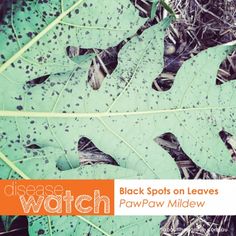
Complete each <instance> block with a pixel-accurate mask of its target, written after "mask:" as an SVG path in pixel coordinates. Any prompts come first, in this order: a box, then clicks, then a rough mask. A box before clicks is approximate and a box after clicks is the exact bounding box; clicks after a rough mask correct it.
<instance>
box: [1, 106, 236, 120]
mask: <svg viewBox="0 0 236 236" xmlns="http://www.w3.org/2000/svg"><path fill="white" fill-rule="evenodd" d="M226 109H236V106H229V107H219V106H215V107H190V108H173V109H161V110H149V111H133V112H132V111H131V112H84V113H83V112H81V113H80V112H66V113H63V112H31V111H10V110H5V111H0V117H35V118H102V117H115V116H141V115H154V114H158V113H177V112H188V111H189V112H195V111H208V110H209V111H213V110H226Z"/></svg>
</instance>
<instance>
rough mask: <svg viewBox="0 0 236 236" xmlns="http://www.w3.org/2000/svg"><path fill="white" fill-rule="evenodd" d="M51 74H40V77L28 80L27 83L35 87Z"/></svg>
mask: <svg viewBox="0 0 236 236" xmlns="http://www.w3.org/2000/svg"><path fill="white" fill-rule="evenodd" d="M49 76H50V75H44V76H40V77H38V78H35V79H32V80H29V81H27V82H26V84H27V85H29V86H30V87H33V86H35V85H37V84H42V83H44V82H45V81H46V80H47V79H48V77H49Z"/></svg>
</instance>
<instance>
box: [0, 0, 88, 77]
mask: <svg viewBox="0 0 236 236" xmlns="http://www.w3.org/2000/svg"><path fill="white" fill-rule="evenodd" d="M83 1H84V0H79V1H77V2H76V3H74V4H73V5H72V6H71V7H70V8H68V9H67V10H66V11H64V12H62V13H61V14H60V15H59V16H58V17H57V18H56V19H55V20H54V21H52V22H51V23H50V24H49V25H48V26H47V27H46V28H44V29H43V30H42V31H41V32H40V33H38V34H37V35H36V36H35V37H34V38H33V39H32V40H30V41H29V42H28V43H26V44H25V45H24V46H23V47H22V48H21V49H20V50H19V51H18V52H17V53H16V54H14V55H13V56H12V57H10V58H9V59H8V60H7V61H6V62H5V63H3V64H2V65H1V66H0V73H2V72H3V71H5V70H6V69H7V68H8V67H9V66H10V65H11V64H12V63H13V62H15V61H16V60H17V59H18V58H19V57H20V56H21V55H22V54H23V53H24V52H25V51H27V50H28V49H29V48H30V47H31V46H32V45H33V44H35V43H36V42H37V41H39V40H40V39H41V38H42V37H43V36H44V35H45V34H47V33H48V32H49V31H50V30H51V29H52V28H53V27H55V26H56V25H57V24H59V23H60V21H61V20H62V19H63V18H64V17H65V16H67V15H68V14H69V13H70V12H71V11H73V10H74V9H75V8H76V7H78V6H79V5H80V4H81V3H82V2H83Z"/></svg>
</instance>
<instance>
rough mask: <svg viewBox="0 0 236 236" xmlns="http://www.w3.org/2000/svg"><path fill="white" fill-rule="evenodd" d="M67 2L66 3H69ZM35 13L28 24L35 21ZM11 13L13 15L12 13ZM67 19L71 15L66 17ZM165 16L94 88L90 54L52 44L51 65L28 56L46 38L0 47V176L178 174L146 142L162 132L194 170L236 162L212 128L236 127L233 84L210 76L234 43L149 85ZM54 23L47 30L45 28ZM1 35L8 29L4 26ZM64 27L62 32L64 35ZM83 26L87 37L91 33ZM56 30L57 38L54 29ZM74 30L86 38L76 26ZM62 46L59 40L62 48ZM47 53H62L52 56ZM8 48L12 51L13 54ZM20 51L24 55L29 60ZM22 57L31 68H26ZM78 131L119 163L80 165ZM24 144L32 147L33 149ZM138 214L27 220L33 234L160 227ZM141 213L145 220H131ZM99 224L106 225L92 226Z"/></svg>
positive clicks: (225, 170) (221, 168)
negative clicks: (75, 56) (74, 56)
mask: <svg viewBox="0 0 236 236" xmlns="http://www.w3.org/2000/svg"><path fill="white" fill-rule="evenodd" d="M87 2H89V1H86V3H87ZM105 2H107V1H105ZM124 2H126V3H127V1H124ZM54 3H55V2H54ZM69 3H70V1H68V2H67V3H66V4H69ZM78 3H79V2H77V3H76V7H77V4H78ZM114 4H115V3H114ZM55 5H56V6H57V4H54V5H52V6H51V5H49V4H45V5H44V7H46V8H47V7H48V6H51V7H52V9H53V6H55ZM62 5H63V7H64V4H62ZM72 6H74V5H70V7H72ZM109 6H110V4H109ZM38 7H39V6H38ZM68 7H69V6H65V9H70V8H68ZM97 7H99V6H97ZM98 9H100V8H98ZM48 10H49V9H48V8H47V11H46V12H48ZM13 12H14V13H15V12H18V11H13ZM49 12H50V11H49ZM53 12H54V11H53ZM95 12H96V11H94V13H95ZM62 14H65V13H62ZM87 14H90V11H89V13H88V12H87ZM129 14H130V13H129ZM21 15H22V13H21ZM35 15H36V16H35V17H36V19H34V20H35V24H36V22H38V21H39V19H37V14H35ZM104 15H105V14H104ZM112 16H113V14H112ZM15 17H16V19H20V16H18V15H17V16H15ZM15 17H14V19H15ZM24 17H25V15H24ZM51 18H53V19H51ZM55 19H56V21H55ZM48 20H49V21H50V20H51V22H57V21H58V17H56V18H55V16H54V17H53V16H50V15H49V18H48ZM67 20H70V17H69V15H68V19H67ZM81 20H82V19H81ZM33 22H34V21H33V20H32V21H31V24H32V23H33ZM168 23H169V20H168V19H167V20H165V21H163V22H161V23H159V24H158V25H155V26H153V27H151V28H149V29H147V30H145V31H144V32H143V34H142V35H140V36H136V37H133V38H132V39H131V40H130V41H129V42H128V43H127V44H126V45H125V46H124V47H123V48H122V50H121V51H120V53H119V63H118V66H117V68H116V69H115V70H114V72H113V73H112V74H111V75H110V76H108V77H107V78H106V79H105V81H104V83H103V84H102V87H101V88H100V89H99V90H98V91H93V90H92V88H91V87H90V86H89V84H88V83H87V82H86V81H87V73H88V69H89V66H90V63H91V62H90V61H89V60H86V59H89V58H82V60H79V62H80V64H79V65H78V64H77V63H74V62H72V60H70V59H67V57H65V54H63V53H62V52H61V51H60V50H61V49H60V47H59V51H57V50H53V53H52V52H50V53H49V55H50V57H49V58H51V55H52V56H53V57H54V60H55V62H56V63H57V66H55V65H52V63H54V61H53V60H52V61H50V60H51V59H50V60H49V61H45V62H44V63H43V65H41V66H38V65H35V64H34V63H32V61H33V60H34V59H35V56H36V55H38V54H39V53H42V55H47V54H45V53H46V51H45V50H47V49H48V48H49V49H50V47H51V46H50V43H49V44H48V46H47V47H42V45H41V43H39V44H37V43H36V42H35V43H36V44H32V43H30V44H32V45H30V47H28V46H27V47H28V48H27V51H24V50H22V48H21V49H20V51H18V49H16V47H15V46H14V42H13V43H12V45H11V46H9V45H8V47H7V48H6V51H5V50H4V54H3V55H5V57H6V55H8V56H7V57H6V58H7V59H8V60H7V62H6V63H5V64H3V65H2V66H1V67H0V68H1V69H0V71H1V74H0V106H1V111H0V116H1V119H0V137H1V139H0V147H1V148H0V149H1V153H0V159H1V163H0V178H3V179H15V178H25V179H29V178H31V179H47V178H52V179H69V178H71V179H73V178H74V179H79V178H86V179H88V178H95V179H96V178H98V179H99V178H129V177H130V178H134V177H138V178H179V177H180V175H179V171H178V168H177V166H176V164H175V162H174V160H173V159H172V158H171V157H170V156H169V154H168V153H167V152H166V151H164V150H163V149H162V148H161V147H160V146H158V145H157V144H156V143H155V142H154V139H155V138H156V137H157V136H160V135H161V134H163V133H166V132H171V133H173V134H174V135H175V136H176V137H177V138H178V140H179V141H180V144H181V147H182V148H183V149H184V151H185V152H186V153H187V154H188V155H189V156H190V158H191V159H192V160H193V161H194V162H195V163H196V164H198V165H199V166H201V167H202V168H204V169H206V170H209V171H212V172H217V173H220V174H225V175H235V173H236V165H235V163H233V162H232V160H231V157H230V154H229V153H228V151H227V148H226V147H225V146H224V143H223V142H222V141H221V139H220V137H219V132H220V131H221V130H222V129H224V130H226V131H228V132H229V133H232V134H235V133H236V132H235V131H236V130H235V125H234V120H235V109H236V107H235V106H234V105H233V96H234V91H235V85H236V84H235V82H228V83H226V84H223V85H221V86H217V85H216V83H215V80H216V74H217V70H218V68H219V65H220V63H221V62H222V61H223V60H224V58H225V57H226V56H227V54H228V53H230V52H231V50H232V49H233V47H231V46H225V45H224V46H218V47H215V48H211V49H208V50H206V51H204V52H202V53H200V54H199V55H197V56H195V57H193V58H192V59H190V60H188V61H187V62H185V63H184V65H183V66H182V68H181V69H180V70H179V72H178V74H177V76H176V79H175V82H174V85H173V87H172V88H171V90H169V91H167V92H156V91H154V90H152V88H151V86H152V82H153V80H154V79H155V78H156V76H157V75H158V74H159V73H161V71H162V70H163V41H164V33H165V28H166V27H167V25H168ZM18 25H19V24H18ZM26 25H27V24H26ZM49 25H50V23H49ZM126 25H127V22H126ZM19 26H20V25H19ZM3 27H6V26H3ZM63 27H65V26H64V24H63ZM46 28H47V29H48V26H47V27H46ZM59 28H60V27H59ZM72 28H73V27H72ZM72 28H70V27H69V28H68V30H69V29H72ZM49 29H50V27H49ZM53 29H54V28H53V27H52V28H51V29H50V30H52V31H48V32H53ZM63 29H64V28H63ZM21 30H22V31H21V32H26V31H24V30H25V29H21ZM55 30H57V28H55ZM4 32H6V35H8V33H9V32H8V33H7V31H6V30H5V31H4ZM41 32H43V31H41ZM67 32H68V31H65V35H69V33H67ZM82 32H83V31H82ZM91 32H92V33H91V35H93V32H94V31H93V30H91ZM129 33H130V31H129ZM54 34H55V35H57V34H58V35H60V31H56V32H54V33H53V34H52V35H54ZM108 34H109V35H110V34H111V32H110V33H108ZM2 35H3V34H1V37H3V36H2ZM48 35H51V34H50V33H47V34H45V35H44V37H42V38H40V39H38V42H41V40H47V37H48ZM78 35H79V34H78ZM81 35H82V36H83V37H84V35H83V33H81ZM85 35H86V34H85ZM88 35H90V33H89V34H88ZM119 35H120V33H119ZM123 36H124V35H123ZM123 36H122V37H123ZM36 37H37V36H36ZM50 37H51V36H50ZM83 37H82V39H81V40H82V41H83ZM97 37H98V38H99V40H100V39H101V38H102V37H101V35H97ZM116 37H118V36H117V35H114V38H116ZM3 38H4V37H3ZM51 38H53V37H51ZM106 38H107V37H106ZM1 39H2V38H1ZM23 39H24V37H23ZM66 40H67V39H66ZM87 40H88V39H87ZM93 40H94V42H93ZM104 40H105V41H106V40H107V39H104ZM110 40H111V41H112V36H111V39H110ZM1 42H2V40H1ZM30 42H32V41H30ZM63 42H64V41H63ZM108 42H109V40H108V41H106V43H104V41H103V40H101V42H100V41H99V42H98V39H97V38H96V37H95V36H94V35H93V37H92V40H90V42H86V40H85V41H84V45H82V46H83V47H85V46H86V43H90V44H91V45H90V46H91V47H97V45H98V44H100V47H101V48H103V46H104V47H107V45H108ZM23 43H25V44H24V45H29V44H28V43H27V42H23ZM64 43H65V42H64ZM64 43H62V44H60V45H63V46H64V45H65V44H64ZM113 43H114V42H113ZM68 45H69V44H68ZM24 47H25V46H23V48H24ZM3 48H4V47H3ZM64 49H65V48H64ZM50 50H51V49H50ZM19 52H20V53H19ZM22 52H23V54H22ZM55 52H58V54H59V55H60V57H55V54H54V53H55ZM14 53H16V54H14ZM12 55H16V56H13V59H14V60H13V59H11V58H12V57H11V56H12ZM63 55H64V56H63ZM22 56H23V59H22ZM26 56H29V58H28V59H27V60H25V57H26ZM31 57H32V58H31ZM31 59H32V60H31ZM67 60H68V61H67ZM13 61H15V62H14V63H12V62H13ZM49 62H50V63H49ZM30 63H31V64H32V65H31V64H30ZM71 63H73V64H71ZM29 64H30V65H31V67H30V66H29V68H27V65H29ZM22 65H23V67H22ZM27 71H29V73H27ZM56 72H57V73H56ZM48 74H51V75H50V76H49V78H48V79H47V80H46V81H45V82H44V83H42V84H40V85H36V86H31V85H29V84H27V83H26V82H27V81H28V80H32V79H34V78H35V77H37V76H43V75H48ZM81 136H86V137H88V138H90V139H91V140H92V141H93V143H94V144H95V145H96V146H97V147H98V148H99V149H100V150H102V151H103V152H105V153H107V154H109V155H111V156H112V157H113V158H115V160H116V161H117V162H118V163H119V165H120V167H118V166H111V165H94V166H86V167H80V166H79V157H78V150H77V143H78V140H79V139H80V137H81ZM32 146H33V147H37V149H32ZM58 163H63V165H64V167H65V170H64V171H62V170H60V169H58ZM138 218H139V219H136V218H133V217H129V218H123V217H115V218H114V222H113V224H112V225H110V224H108V223H109V222H112V218H106V217H103V218H100V217H93V218H79V219H78V218H76V217H66V218H61V219H60V218H59V217H55V218H54V217H53V218H52V219H50V218H48V217H41V218H30V233H31V235H34V234H35V232H37V230H40V229H42V230H43V231H40V232H44V234H45V235H58V232H57V231H55V230H65V224H62V220H63V222H66V223H69V224H70V223H71V222H72V229H71V231H70V233H69V235H74V232H75V235H78V234H80V232H82V234H83V233H85V232H86V233H89V231H88V230H89V229H91V230H92V231H91V232H94V233H93V234H94V235H102V234H103V235H113V234H114V233H112V232H111V231H112V228H114V229H115V231H114V232H116V233H115V235H130V234H131V235H132V234H133V235H134V234H135V235H140V236H141V235H144V234H145V235H147V231H148V235H158V234H159V222H160V221H161V220H162V217H144V218H143V217H138ZM139 220H141V221H142V222H143V224H139V223H138V222H139ZM88 221H89V222H88ZM149 222H150V223H149ZM152 222H154V223H152ZM124 224H126V226H124ZM101 225H102V227H103V226H104V230H103V229H102V231H101V230H100V231H99V229H100V227H99V226H101ZM144 225H147V227H146V226H145V227H144ZM52 226H55V228H54V227H52ZM76 226H78V227H76ZM69 227H70V226H69V225H68V227H67V228H69ZM122 229H123V230H122ZM118 230H119V231H118ZM144 230H145V232H144ZM62 232H64V231H62ZM93 234H92V235H93Z"/></svg>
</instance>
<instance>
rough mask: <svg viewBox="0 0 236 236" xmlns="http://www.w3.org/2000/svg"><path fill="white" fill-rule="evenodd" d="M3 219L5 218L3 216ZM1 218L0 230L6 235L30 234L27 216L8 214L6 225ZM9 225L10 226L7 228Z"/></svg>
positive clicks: (21, 235)
mask: <svg viewBox="0 0 236 236" xmlns="http://www.w3.org/2000/svg"><path fill="white" fill-rule="evenodd" d="M2 219H3V218H2ZM2 219H1V218H0V232H1V233H3V232H4V233H3V234H1V235H5V236H28V235H29V234H28V220H27V217H26V216H17V217H14V216H7V217H6V218H5V220H6V221H7V222H5V226H4V223H3V220H2ZM6 227H8V228H6Z"/></svg>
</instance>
